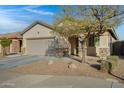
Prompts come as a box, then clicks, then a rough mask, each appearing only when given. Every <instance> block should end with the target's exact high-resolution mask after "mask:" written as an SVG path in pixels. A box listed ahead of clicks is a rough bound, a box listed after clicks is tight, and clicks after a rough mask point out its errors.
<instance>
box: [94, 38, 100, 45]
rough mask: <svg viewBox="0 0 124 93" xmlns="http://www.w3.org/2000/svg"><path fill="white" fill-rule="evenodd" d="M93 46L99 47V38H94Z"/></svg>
mask: <svg viewBox="0 0 124 93" xmlns="http://www.w3.org/2000/svg"><path fill="white" fill-rule="evenodd" d="M94 41H95V46H96V47H97V46H99V45H100V38H99V36H98V37H95V40H94Z"/></svg>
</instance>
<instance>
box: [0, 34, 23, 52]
mask: <svg viewBox="0 0 124 93" xmlns="http://www.w3.org/2000/svg"><path fill="white" fill-rule="evenodd" d="M2 38H8V39H11V40H12V43H11V45H10V46H9V47H7V48H6V52H7V54H13V53H20V52H21V47H22V36H21V35H20V33H19V32H14V33H7V34H1V35H0V39H2ZM1 52H2V46H1V45H0V53H1Z"/></svg>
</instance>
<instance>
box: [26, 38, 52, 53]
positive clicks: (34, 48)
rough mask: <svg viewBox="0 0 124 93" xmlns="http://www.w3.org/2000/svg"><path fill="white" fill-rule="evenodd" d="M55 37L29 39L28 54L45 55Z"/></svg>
mask: <svg viewBox="0 0 124 93" xmlns="http://www.w3.org/2000/svg"><path fill="white" fill-rule="evenodd" d="M52 40H53V39H34V40H27V41H26V42H27V54H34V55H45V54H46V52H47V50H48V47H49V45H50V43H51V41H52Z"/></svg>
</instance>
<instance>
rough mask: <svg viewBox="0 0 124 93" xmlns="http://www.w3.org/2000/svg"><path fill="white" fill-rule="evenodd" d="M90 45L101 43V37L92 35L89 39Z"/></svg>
mask: <svg viewBox="0 0 124 93" xmlns="http://www.w3.org/2000/svg"><path fill="white" fill-rule="evenodd" d="M88 43H89V44H88V45H89V47H94V46H99V45H100V38H99V37H94V36H90V38H89V39H88Z"/></svg>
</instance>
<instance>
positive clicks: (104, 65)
mask: <svg viewBox="0 0 124 93" xmlns="http://www.w3.org/2000/svg"><path fill="white" fill-rule="evenodd" d="M117 66H118V57H117V56H108V57H107V60H102V62H101V70H102V71H109V72H111V71H113V70H114V69H115V68H116V67H117Z"/></svg>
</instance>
